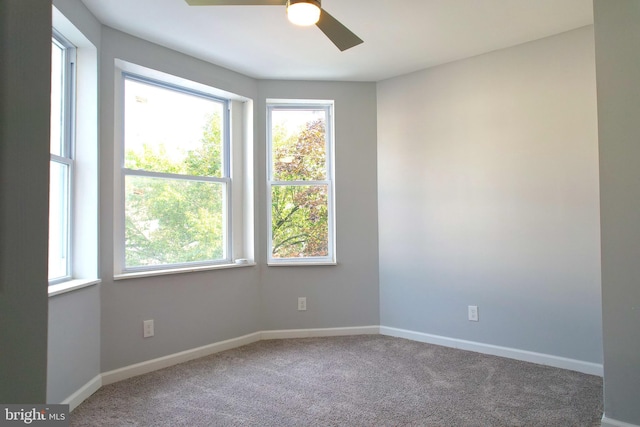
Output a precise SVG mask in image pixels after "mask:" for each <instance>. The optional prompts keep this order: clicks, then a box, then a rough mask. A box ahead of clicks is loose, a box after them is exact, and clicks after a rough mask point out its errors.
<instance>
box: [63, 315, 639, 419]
mask: <svg viewBox="0 0 640 427" xmlns="http://www.w3.org/2000/svg"><path fill="white" fill-rule="evenodd" d="M377 334H381V335H389V336H393V337H398V338H406V339H410V340H413V341H419V342H425V343H429V344H436V345H441V346H445V347H453V348H458V349H461V350H469V351H475V352H478V353H485V354H491V355H494V356H502V357H508V358H511V359H516V360H522V361H525V362H532V363H538V364H541V365H548V366H554V367H556V368H562V369H569V370H573V371H578V372H583V373H586V374H591V375H599V376H602V375H603V369H602V365H599V364H597V363H590V362H583V361H580V360H574V359H567V358H564V357H558V356H552V355H548V354H542V353H534V352H531V351H525V350H518V349H513V348H508V347H500V346H495V345H490V344H483V343H478V342H473V341H465V340H459V339H455V338H448V337H443V336H438V335H431V334H425V333H422V332H415V331H409V330H405V329H398V328H391V327H387V326H353V327H344V328H317V329H285V330H273V331H261V332H254V333H252V334H248V335H244V336H241V337H238V338H232V339H229V340H226V341H220V342H217V343H213V344H209V345H205V346H202V347H197V348H194V349H190V350H185V351H181V352H179V353H174V354H169V355H167V356H163V357H159V358H157V359H152V360H147V361H145V362H140V363H136V364H133V365H129V366H125V367H122V368H119V369H114V370H112V371H108V372H104V373H102V374H101V375H98V376H96V377H95V378H93V379H92V380H91V381H89V382H88V383H87V384H85V385H84V386H82V388H80V389H79V390H78V391H76V392H75V393H73V394H72V395H71V396H69V397H68V398H67V399H65V400H64V401H63V402H62V403H65V404H69V409H70V410H73V409H75V408H76V407H77V406H78V405H80V404H81V403H82V402H83V401H84V400H85V399H86V398H88V397H89V396H91V395H92V394H93V393H95V392H96V391H97V390H98V389H99V388H100V387H102V386H103V385H108V384H112V383H115V382H118V381H122V380H125V379H127V378H131V377H135V376H138V375H142V374H146V373H149V372H153V371H157V370H158V369H163V368H167V367H169V366H173V365H177V364H178V363H183V362H187V361H189V360H193V359H198V358H200V357H204V356H209V355H211V354H214V353H219V352H221V351H225V350H231V349H233V348H237V347H242V346H244V345H247V344H251V343H254V342H257V341H260V340H271V339H287V338H311V337H332V336H346V335H377ZM605 420H606V421H605ZM605 422H606V423H608V424H605ZM602 426H603V427H640V426H634V425H632V424H626V423H621V422H620V421H615V420H611V419H607V418H606V417H603V419H602Z"/></svg>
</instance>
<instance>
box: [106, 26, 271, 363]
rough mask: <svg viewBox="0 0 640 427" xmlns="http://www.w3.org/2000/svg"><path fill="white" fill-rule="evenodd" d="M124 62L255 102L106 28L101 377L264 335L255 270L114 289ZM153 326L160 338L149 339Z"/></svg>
mask: <svg viewBox="0 0 640 427" xmlns="http://www.w3.org/2000/svg"><path fill="white" fill-rule="evenodd" d="M115 59H121V60H124V61H128V62H131V63H134V64H137V65H141V66H144V67H148V68H151V69H154V70H158V71H162V72H165V73H169V74H173V75H176V76H179V77H183V78H186V79H189V80H193V81H196V82H199V83H203V84H207V85H210V86H212V87H216V88H219V89H223V90H227V91H230V92H233V93H236V94H238V95H242V96H246V97H248V98H252V99H255V98H256V95H257V82H256V81H255V80H253V79H250V78H248V77H245V76H243V75H240V74H237V73H234V72H232V71H229V70H226V69H223V68H221V67H217V66H215V65H212V64H209V63H206V62H203V61H200V60H197V59H194V58H192V57H189V56H186V55H183V54H181V53H178V52H175V51H172V50H169V49H166V48H164V47H161V46H158V45H155V44H152V43H148V42H145V41H143V40H141V39H138V38H135V37H132V36H129V35H127V34H124V33H121V32H118V31H116V30H113V29H110V28H108V27H103V32H102V49H101V63H100V67H101V68H100V74H101V76H102V77H101V79H100V85H101V86H100V105H101V131H100V137H101V141H100V145H101V150H100V159H101V162H100V168H101V178H102V179H101V188H100V191H101V195H100V197H101V198H100V200H101V209H100V214H101V221H100V226H101V228H100V242H101V243H100V246H101V247H100V252H101V258H100V263H101V270H102V285H101V310H102V322H101V328H102V331H101V336H102V363H101V365H102V371H103V372H106V371H109V370H112V369H116V368H120V367H123V366H127V365H130V364H133V363H137V362H142V361H146V360H149V359H153V358H156V357H161V356H165V355H168V354H172V353H176V352H179V351H183V350H189V349H192V348H195V347H199V346H203V345H207V344H211V343H214V342H218V341H223V340H226V339H230V338H235V337H239V336H242V335H245V334H249V333H252V332H256V331H258V330H260V329H261V328H260V324H259V317H260V314H259V313H260V293H259V288H258V269H257V268H256V267H245V268H234V269H227V270H214V271H206V272H198V273H186V274H173V275H167V276H158V277H147V278H139V279H127V280H119V281H114V280H113V279H112V278H113V271H114V267H113V265H114V260H113V244H114V229H113V212H114V197H115V196H114V184H113V183H114V169H115V165H116V163H115V162H116V160H115V157H114V149H113V147H114V144H118V143H119V141H118V140H117V139H116V138H115V135H114V75H115V68H114V60H115ZM145 319H154V321H155V336H154V337H153V338H149V339H144V338H142V321H143V320H145Z"/></svg>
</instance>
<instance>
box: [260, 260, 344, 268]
mask: <svg viewBox="0 0 640 427" xmlns="http://www.w3.org/2000/svg"><path fill="white" fill-rule="evenodd" d="M327 265H328V266H331V265H338V263H337V262H329V261H327V262H313V261H285V262H271V263H267V266H268V267H298V266H300V267H303V266H304V267H314V266H327Z"/></svg>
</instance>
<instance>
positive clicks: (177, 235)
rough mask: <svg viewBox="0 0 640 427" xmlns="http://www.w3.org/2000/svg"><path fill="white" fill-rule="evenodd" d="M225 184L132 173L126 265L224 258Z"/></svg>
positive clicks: (127, 183)
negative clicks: (134, 174) (143, 175)
mask: <svg viewBox="0 0 640 427" xmlns="http://www.w3.org/2000/svg"><path fill="white" fill-rule="evenodd" d="M225 186H226V184H224V183H218V182H202V181H191V180H179V179H165V178H151V177H142V176H127V177H126V178H125V197H126V209H125V223H126V229H125V258H126V259H125V264H126V267H128V268H130V267H140V266H154V265H161V264H178V263H187V262H197V261H209V260H219V259H225V258H226V254H225V247H226V242H225V237H224V227H225V225H224V224H225V220H226V218H225V211H226V209H225V193H226V191H225Z"/></svg>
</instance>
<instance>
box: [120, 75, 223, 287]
mask: <svg viewBox="0 0 640 427" xmlns="http://www.w3.org/2000/svg"><path fill="white" fill-rule="evenodd" d="M123 68H128V67H122V68H120V69H118V67H117V70H116V71H117V72H118V74H119V76H120V78H119V79H117V80H118V81H117V83H116V84H117V85H119V86H118V87H119V89H120V97H119V99H117V100H116V104H117V106H118V108H119V114H120V123H121V127H120V141H119V143H118V144H117V146H118V153H117V161H118V167H119V169H120V171H119V176H120V183H119V192H120V200H119V206H118V209H119V211H118V214H117V215H116V216H119V223H117V224H114V227H115V232H116V233H115V234H116V238H115V245H114V246H115V247H114V261H115V263H116V265H115V269H114V279H124V278H134V277H145V276H149V275H163V274H171V273H175V272H191V271H201V270H203V269H208V268H209V267H211V268H216V267H220V266H229V265H231V266H233V265H234V264H233V259H234V252H233V251H234V247H233V240H234V239H233V231H234V226H233V211H232V207H233V194H234V189H233V187H234V186H233V184H232V172H233V171H232V168H231V153H232V150H233V143H232V138H231V103H232V99H230V98H227V97H222V96H219V95H215V94H212V93H209V92H206V91H204V90H199V89H197V88H193V87H188V86H191V85H181V84H176V83H173V82H171V81H168V80H169V79H163V78H162V77H155V76H154V77H150V76H148V75H145V74H146V73H140V72H132V71H129V70H126V69H123ZM135 68H138V67H135ZM140 68H141V67H140ZM149 74H152V73H149ZM153 74H157V73H153ZM178 79H179V80H183V79H180V78H178ZM126 80H132V81H138V82H141V83H144V84H149V85H153V86H157V87H161V88H164V89H168V90H172V91H175V92H178V93H183V94H187V95H192V96H198V97H202V98H205V99H209V100H212V101H215V102H219V103H221V104H222V105H223V109H222V110H223V118H222V124H223V126H224V130H223V132H222V134H223V142H222V144H223V150H222V151H223V156H222V169H223V173H222V175H223V176H222V177H209V176H195V175H186V174H172V173H162V172H152V171H147V170H143V169H137V170H136V169H129V168H126V167H125V144H126V141H125V137H124V128H125V120H126V117H125V115H126V111H125V106H124V91H125V82H126ZM188 83H191V84H192V85H199V84H197V83H195V82H188ZM207 88H208V89H211V90H212V91H214V90H215V89H214V88H210V87H207ZM116 173H118V172H116ZM127 176H145V177H152V178H160V179H172V180H185V181H192V182H216V183H221V184H224V186H225V190H224V193H225V194H224V206H223V215H224V221H225V223H226V224H225V225H226V227H225V232H224V236H223V247H224V258H222V259H216V260H202V261H193V262H185V263H170V264H159V265H149V266H133V267H127V265H126V235H125V233H126V219H125V210H126V200H125V198H126V193H125V182H126V177H127Z"/></svg>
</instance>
